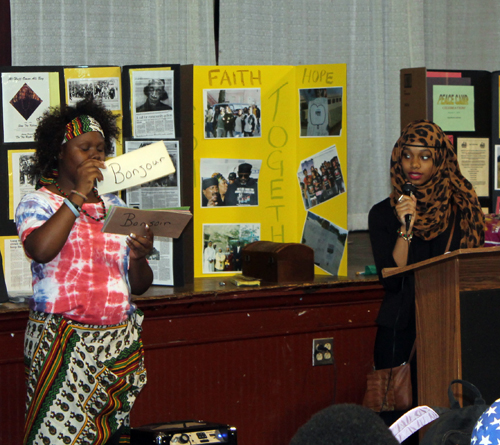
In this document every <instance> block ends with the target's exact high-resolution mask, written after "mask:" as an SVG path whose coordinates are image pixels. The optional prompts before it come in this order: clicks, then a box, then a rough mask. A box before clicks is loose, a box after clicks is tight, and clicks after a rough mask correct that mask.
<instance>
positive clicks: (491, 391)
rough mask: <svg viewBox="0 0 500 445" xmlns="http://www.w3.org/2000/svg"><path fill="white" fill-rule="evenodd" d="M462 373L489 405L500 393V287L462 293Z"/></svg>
mask: <svg viewBox="0 0 500 445" xmlns="http://www.w3.org/2000/svg"><path fill="white" fill-rule="evenodd" d="M460 309H461V316H460V318H461V338H462V376H463V378H464V379H465V380H467V381H469V382H471V383H472V384H474V385H476V386H477V387H478V389H479V390H480V391H481V394H482V396H483V398H484V400H485V401H486V403H487V404H488V405H489V404H491V403H493V402H494V401H495V400H496V399H498V398H499V397H500V379H499V378H498V370H499V369H500V352H499V350H498V339H499V338H500V323H499V322H498V320H499V319H500V290H498V289H496V290H489V289H488V290H486V289H485V290H481V291H473V292H461V293H460Z"/></svg>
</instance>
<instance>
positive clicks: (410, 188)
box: [401, 182, 415, 233]
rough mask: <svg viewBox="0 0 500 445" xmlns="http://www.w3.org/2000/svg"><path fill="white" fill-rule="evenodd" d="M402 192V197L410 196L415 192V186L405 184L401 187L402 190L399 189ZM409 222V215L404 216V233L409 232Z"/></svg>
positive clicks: (408, 183)
mask: <svg viewBox="0 0 500 445" xmlns="http://www.w3.org/2000/svg"><path fill="white" fill-rule="evenodd" d="M401 190H402V191H403V195H406V196H411V194H412V193H414V192H415V186H414V185H413V184H412V183H410V182H407V183H406V184H405V185H403V188H402V189H401ZM410 222H411V215H405V223H406V233H408V231H409V230H410Z"/></svg>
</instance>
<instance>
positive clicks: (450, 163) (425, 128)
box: [390, 120, 485, 248]
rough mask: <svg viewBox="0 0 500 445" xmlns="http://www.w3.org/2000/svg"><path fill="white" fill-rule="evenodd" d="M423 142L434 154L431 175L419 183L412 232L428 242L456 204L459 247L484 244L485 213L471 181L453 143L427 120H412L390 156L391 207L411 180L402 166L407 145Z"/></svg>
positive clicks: (443, 225)
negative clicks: (463, 174) (462, 171)
mask: <svg viewBox="0 0 500 445" xmlns="http://www.w3.org/2000/svg"><path fill="white" fill-rule="evenodd" d="M408 144H423V145H424V146H426V147H428V148H429V150H430V151H431V153H432V159H433V161H434V167H433V172H432V177H431V179H430V180H429V181H427V182H426V183H425V184H423V185H420V186H417V187H416V191H415V197H416V198H417V201H418V202H417V217H416V220H415V223H414V226H413V233H414V234H415V235H416V236H418V237H420V238H422V239H424V240H426V241H428V240H431V239H433V238H435V237H436V236H438V235H439V234H441V233H443V232H444V231H445V230H446V228H447V227H448V225H449V224H450V218H451V216H452V210H453V205H456V207H457V208H458V210H459V214H460V215H461V216H462V219H461V222H460V229H461V239H460V248H467V247H479V246H482V245H483V244H484V230H485V223H484V214H483V211H482V210H481V207H480V205H479V199H478V197H477V195H476V192H475V191H474V188H473V186H472V184H471V183H470V182H469V181H468V180H467V179H465V178H464V177H463V176H462V173H461V172H460V167H459V166H458V162H457V156H456V154H455V151H454V149H453V144H452V143H451V142H450V140H449V139H448V137H447V136H446V135H445V134H444V132H443V130H442V129H441V128H440V127H439V126H437V125H436V124H434V123H433V122H430V121H427V120H420V121H415V122H411V123H409V124H408V125H407V126H406V128H405V129H404V130H403V132H402V133H401V136H400V137H399V139H398V140H397V142H396V144H395V145H394V148H393V150H392V157H391V183H392V188H393V189H392V193H391V195H390V198H391V206H392V207H395V206H396V204H397V201H398V198H399V197H400V196H401V194H402V187H403V185H404V184H405V183H406V182H408V181H407V179H406V178H405V175H404V173H403V168H402V166H401V155H402V151H403V148H404V146H405V145H408Z"/></svg>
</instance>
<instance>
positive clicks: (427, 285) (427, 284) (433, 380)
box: [415, 258, 461, 406]
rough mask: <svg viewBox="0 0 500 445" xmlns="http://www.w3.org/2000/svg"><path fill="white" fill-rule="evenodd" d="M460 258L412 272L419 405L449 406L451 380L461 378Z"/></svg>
mask: <svg viewBox="0 0 500 445" xmlns="http://www.w3.org/2000/svg"><path fill="white" fill-rule="evenodd" d="M458 273H459V261H458V259H457V258H452V259H451V260H450V261H445V262H442V263H438V264H434V265H430V266H428V267H423V268H421V269H418V270H416V271H415V303H416V323H417V378H418V404H419V405H429V406H448V405H449V401H448V395H447V394H448V393H447V391H448V386H449V384H450V381H451V380H453V379H456V378H461V369H460V363H461V354H460V351H461V346H460V335H458V333H459V332H460V317H459V301H460V300H459V279H458V278H459V277H458Z"/></svg>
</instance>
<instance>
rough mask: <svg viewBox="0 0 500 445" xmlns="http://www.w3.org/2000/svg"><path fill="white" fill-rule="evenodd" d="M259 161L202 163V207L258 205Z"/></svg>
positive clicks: (208, 161)
mask: <svg viewBox="0 0 500 445" xmlns="http://www.w3.org/2000/svg"><path fill="white" fill-rule="evenodd" d="M261 165H262V160H260V159H250V160H241V159H201V162H200V174H201V181H200V182H201V206H202V207H212V208H214V207H234V206H256V205H259V191H258V184H259V172H260V168H261Z"/></svg>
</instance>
